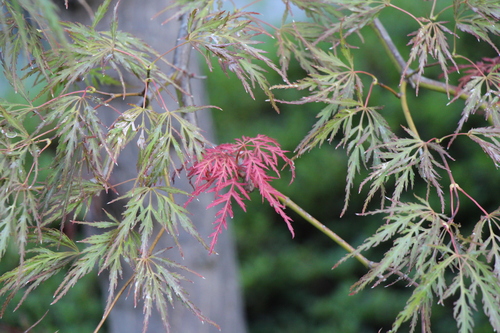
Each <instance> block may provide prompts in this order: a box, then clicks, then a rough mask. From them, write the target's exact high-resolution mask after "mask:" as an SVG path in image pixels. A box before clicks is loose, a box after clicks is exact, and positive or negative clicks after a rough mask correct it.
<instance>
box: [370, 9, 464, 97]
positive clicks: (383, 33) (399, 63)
mask: <svg viewBox="0 0 500 333" xmlns="http://www.w3.org/2000/svg"><path fill="white" fill-rule="evenodd" d="M371 26H372V28H373V30H374V31H375V33H376V34H377V36H378V37H379V39H380V40H381V42H382V45H383V46H384V48H385V50H386V52H387V54H388V55H389V57H390V58H391V60H392V62H393V63H394V65H395V66H396V68H397V70H398V71H399V73H401V75H403V74H404V75H405V76H406V77H407V79H408V80H409V82H410V84H411V85H412V87H415V85H416V80H415V79H414V78H413V74H415V71H414V70H408V71H407V72H406V73H403V69H404V68H405V67H406V61H405V60H404V59H403V57H402V56H401V53H399V51H398V49H397V47H396V45H394V42H393V41H392V38H391V36H389V33H388V32H387V30H386V29H385V27H384V25H383V24H382V22H380V20H379V19H378V18H376V19H375V20H374V21H373V23H372V25H371ZM418 81H419V82H418V85H419V86H420V87H423V88H426V89H429V90H434V91H437V92H442V93H446V94H452V95H454V96H458V97H459V98H461V99H464V100H465V99H467V98H468V97H469V94H467V93H464V92H462V91H461V89H460V88H458V87H456V86H453V85H450V84H446V83H443V82H440V81H436V80H433V79H429V78H427V77H424V76H421V77H420V78H419V80H418Z"/></svg>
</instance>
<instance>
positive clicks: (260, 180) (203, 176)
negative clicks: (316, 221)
mask: <svg viewBox="0 0 500 333" xmlns="http://www.w3.org/2000/svg"><path fill="white" fill-rule="evenodd" d="M286 152H287V151H285V150H282V149H281V148H280V146H279V145H278V143H277V142H276V141H275V140H273V139H271V138H269V137H267V136H265V135H260V134H259V135H258V136H257V137H255V138H249V137H242V138H241V139H236V143H225V144H221V145H219V146H217V147H214V148H210V149H207V150H206V151H205V152H204V154H203V158H202V159H201V160H200V161H197V162H196V163H194V165H193V166H192V167H190V168H189V169H188V171H189V173H188V176H189V178H190V179H194V183H193V185H194V187H195V190H194V191H193V193H192V197H191V198H190V199H189V200H188V202H187V203H186V205H187V204H189V202H191V201H192V200H193V199H194V198H195V197H196V196H198V195H200V194H201V193H203V192H213V193H214V201H213V202H212V203H211V204H210V205H208V207H207V209H208V208H210V207H214V206H217V205H222V206H221V208H220V210H219V211H218V212H217V214H216V215H215V216H216V220H215V222H214V225H215V227H214V232H213V233H212V234H211V235H210V237H211V238H212V241H211V244H210V253H212V252H213V250H214V247H215V244H216V243H217V238H218V236H219V234H220V233H221V232H222V228H225V229H227V224H226V219H227V217H228V216H230V217H231V218H232V217H233V208H232V206H231V204H232V203H231V201H232V200H231V199H234V201H236V202H237V203H238V205H239V206H240V207H241V208H242V209H243V210H244V211H246V208H245V203H244V200H245V199H250V197H249V195H248V193H250V192H252V191H253V190H254V189H257V190H259V192H260V195H261V196H262V200H263V201H264V199H266V200H267V201H268V202H269V205H270V206H271V207H273V208H274V210H275V211H276V212H277V213H278V214H279V215H281V217H282V218H283V220H284V221H285V222H286V224H287V226H288V230H290V232H291V233H292V237H293V236H294V232H293V228H292V224H291V222H292V219H291V218H290V217H289V216H288V215H286V213H285V211H284V209H285V205H284V204H282V203H281V202H280V201H279V198H280V197H284V196H283V194H281V193H280V192H279V191H278V190H276V189H275V188H274V187H272V186H271V185H270V182H271V181H272V180H273V179H276V178H279V177H280V170H278V168H277V166H278V161H279V160H280V159H281V160H283V161H284V162H285V163H286V164H288V165H289V167H290V169H291V171H292V180H293V178H294V177H295V168H294V165H293V162H292V160H290V159H289V158H288V157H286V156H285V153H286ZM269 172H274V174H275V176H270V175H269V174H268V173H269Z"/></svg>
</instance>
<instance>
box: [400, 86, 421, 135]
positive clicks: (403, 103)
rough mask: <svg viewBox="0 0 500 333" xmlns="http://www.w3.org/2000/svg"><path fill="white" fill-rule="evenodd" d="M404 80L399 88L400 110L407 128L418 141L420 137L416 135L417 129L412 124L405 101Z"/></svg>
mask: <svg viewBox="0 0 500 333" xmlns="http://www.w3.org/2000/svg"><path fill="white" fill-rule="evenodd" d="M406 86H407V82H406V80H403V81H401V87H400V88H399V95H400V97H401V108H402V109H403V113H404V115H405V119H406V122H407V123H408V127H410V130H411V131H412V132H413V133H415V135H416V136H417V137H418V138H419V139H420V135H419V134H418V131H417V127H416V126H415V123H414V122H413V118H412V116H411V113H410V108H409V107H408V101H407V99H406Z"/></svg>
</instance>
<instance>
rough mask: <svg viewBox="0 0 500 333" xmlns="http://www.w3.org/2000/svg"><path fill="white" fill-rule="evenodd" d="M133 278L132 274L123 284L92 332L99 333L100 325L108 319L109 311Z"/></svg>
mask: <svg viewBox="0 0 500 333" xmlns="http://www.w3.org/2000/svg"><path fill="white" fill-rule="evenodd" d="M134 278H135V274H132V276H131V277H130V279H128V280H127V282H125V284H124V285H123V287H121V289H120V291H118V293H117V294H116V296H115V298H114V299H113V302H111V304H110V305H109V306H108V307H107V309H106V312H104V314H103V316H102V319H101V321H100V322H99V324H98V325H97V327H96V328H95V330H94V333H97V332H99V330H100V329H101V327H102V325H104V322H105V321H106V319H108V316H109V314H110V313H111V310H113V308H114V307H115V304H116V302H118V299H119V298H120V297H121V295H122V294H123V293H124V292H125V289H127V287H128V286H129V285H130V284H131V283H132V281H134Z"/></svg>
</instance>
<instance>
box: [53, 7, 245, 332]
mask: <svg viewBox="0 0 500 333" xmlns="http://www.w3.org/2000/svg"><path fill="white" fill-rule="evenodd" d="M60 1H61V2H63V0H60ZM63 3H64V2H63ZM100 3H101V2H100V1H94V2H92V1H89V0H87V1H85V0H78V1H72V4H70V5H71V6H70V8H69V9H68V10H66V9H63V10H62V15H63V19H65V20H71V21H78V22H82V23H84V24H85V23H88V22H90V15H89V8H92V9H93V10H95V9H96V8H97V6H98V5H99V4H100ZM82 4H84V6H82ZM87 4H88V5H89V7H87ZM117 4H118V6H117V17H118V29H119V30H123V31H127V32H129V33H131V34H133V35H135V36H137V37H139V38H141V39H142V40H144V41H145V42H146V43H147V44H149V45H151V46H152V47H153V48H154V49H156V50H157V51H158V52H160V53H163V52H166V51H168V50H170V49H172V48H173V47H174V46H175V43H176V40H177V34H178V26H179V23H178V22H170V23H168V24H166V25H162V24H161V23H162V21H164V20H165V19H166V18H168V17H169V15H168V14H169V13H164V14H162V15H161V16H160V17H158V18H155V19H153V20H152V19H151V18H152V17H153V16H154V15H155V14H157V13H158V12H159V11H160V10H162V9H164V8H165V7H166V6H168V5H169V4H170V1H161V0H148V1H138V0H121V1H115V2H113V3H112V5H111V6H110V10H109V13H108V15H107V18H105V19H104V20H103V21H102V22H101V23H100V25H99V27H100V28H101V29H102V30H109V22H110V18H111V16H112V12H113V9H114V8H115V7H114V6H115V5H117ZM85 7H87V8H85ZM171 53H173V52H171ZM195 67H196V66H195V65H193V64H191V65H190V70H191V71H195ZM125 79H126V81H127V84H128V86H129V87H131V88H130V89H134V88H135V87H137V88H136V90H139V89H142V88H140V87H141V84H142V83H141V82H138V81H137V79H136V78H133V77H128V78H125ZM192 81H193V82H192V91H193V95H194V97H195V103H196V105H203V104H206V103H205V102H204V99H205V98H204V97H205V96H204V87H203V82H202V81H201V80H197V79H195V80H192ZM119 89H121V88H119ZM167 98H168V95H167ZM139 102H140V99H139V97H135V100H134V99H126V100H124V101H120V102H118V104H117V105H114V107H117V108H121V109H122V110H124V109H125V108H130V106H129V105H128V103H133V104H137V103H139ZM167 107H172V108H174V109H175V108H178V106H176V105H172V104H170V105H167ZM153 108H154V109H155V110H158V106H155V105H153ZM109 111H110V110H108V112H105V113H102V120H103V122H104V123H105V124H107V125H109V124H111V123H112V122H113V121H114V120H115V119H116V116H117V113H116V112H109ZM198 123H199V124H200V127H202V128H203V130H204V131H205V132H204V134H205V136H206V137H207V138H208V139H209V140H210V139H212V125H211V119H210V115H209V114H208V111H201V113H200V114H199V115H198ZM137 156H138V147H137V145H136V144H135V143H133V144H130V145H128V146H127V147H126V148H125V150H124V151H123V152H122V153H121V155H120V158H119V160H118V165H117V167H116V168H115V170H114V173H113V175H112V182H113V183H114V184H119V183H122V182H123V181H126V180H129V179H133V178H135V177H136V169H135V167H134V166H135V165H136V160H137ZM174 185H175V186H176V187H179V188H181V189H183V190H185V191H187V192H191V191H192V188H191V186H190V185H189V184H188V182H187V180H186V178H185V176H184V177H183V178H181V179H177V180H175V184H174ZM128 186H130V185H128ZM128 189H129V188H127V185H123V186H120V187H118V190H119V193H120V194H123V193H124V192H125V191H126V190H128ZM102 197H103V199H102V200H103V202H102V205H103V206H104V205H106V204H107V201H109V197H107V198H106V196H105V195H103V196H102ZM210 201H211V199H210V198H207V197H201V198H200V200H199V201H196V200H194V201H193V202H192V203H191V204H190V205H189V207H188V208H189V210H190V212H191V213H192V216H191V218H192V221H193V222H194V223H195V225H196V227H197V229H198V231H199V233H200V234H201V235H202V237H203V238H204V239H206V238H207V236H208V235H209V234H210V233H211V229H212V224H211V223H212V221H213V220H214V215H215V214H214V213H213V212H212V211H207V210H206V209H205V207H206V206H207V205H208V204H209V203H210ZM121 204H123V203H121ZM96 208H97V209H93V212H94V213H93V216H92V217H91V218H92V219H93V220H97V221H98V220H105V219H106V217H105V216H103V214H102V210H101V209H100V208H99V207H96ZM106 210H107V211H110V210H112V211H114V213H115V215H116V217H117V218H118V219H119V218H120V212H121V211H122V209H121V207H119V206H116V207H110V206H109V205H106ZM179 241H180V243H181V246H182V250H183V254H184V258H181V257H180V255H179V251H177V250H176V249H175V248H174V249H171V250H168V251H165V255H166V256H168V258H169V259H172V260H174V261H176V262H178V263H180V264H181V265H184V266H186V267H188V268H190V269H192V270H194V271H195V272H197V273H199V274H201V275H202V276H203V277H204V278H205V279H201V278H199V277H197V276H196V275H191V276H187V278H189V279H190V280H192V281H193V283H191V284H186V285H184V287H185V289H186V290H187V292H188V293H189V298H190V299H191V301H192V302H193V303H194V305H196V306H197V307H198V308H199V309H200V310H201V312H202V313H203V314H204V315H205V316H206V317H208V318H209V319H211V320H212V321H214V322H215V323H217V324H218V325H219V326H220V328H221V331H222V332H230V333H243V332H245V325H244V319H243V307H242V301H241V294H240V289H239V285H238V274H237V264H236V256H235V246H234V242H233V240H232V238H231V230H229V231H228V232H225V233H223V234H222V235H221V236H220V237H219V242H218V248H217V252H218V253H219V255H208V252H207V251H206V250H205V249H204V248H203V246H201V244H199V242H198V241H197V240H196V239H194V238H193V237H191V236H190V235H188V234H186V233H183V232H182V230H181V234H180V235H179ZM169 246H174V247H175V244H174V243H173V240H172V239H170V238H168V237H163V239H162V240H161V241H160V244H158V246H157V249H161V248H166V247H169ZM124 267H125V266H124ZM131 274H132V272H131V271H128V272H127V271H124V276H123V280H122V282H124V281H127V280H128V278H129V277H130V275H131ZM183 274H186V273H183ZM187 274H189V273H187ZM101 275H102V276H101V277H100V279H101V284H102V287H103V291H104V290H107V287H108V280H107V277H106V276H105V274H101ZM120 287H121V286H120V285H119V286H118V290H119V289H120ZM127 295H128V291H127V292H126V293H125V295H124V296H122V297H121V298H120V300H119V301H118V302H117V304H116V305H115V307H114V309H113V311H112V312H111V315H110V317H109V319H108V329H109V332H110V333H115V332H116V333H118V332H119V333H127V332H142V327H143V313H142V309H141V308H142V306H141V305H140V304H138V305H137V308H134V304H133V303H134V301H133V296H132V294H130V295H129V297H126V296H127ZM105 297H106V295H105ZM169 322H170V325H171V330H170V331H171V332H174V333H190V332H192V333H205V332H206V333H209V332H214V333H215V332H219V330H218V329H217V328H216V327H214V326H212V325H209V324H207V323H202V322H200V320H199V319H198V318H197V317H196V316H195V315H194V314H193V313H191V312H190V311H189V310H188V309H186V308H185V307H184V306H183V305H182V304H180V303H179V304H176V305H175V307H174V308H173V309H170V313H169ZM162 331H165V329H164V327H163V325H162V322H161V318H160V316H159V315H158V314H157V313H156V312H154V313H153V316H152V317H151V319H150V322H149V326H148V330H147V332H155V333H156V332H162Z"/></svg>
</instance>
